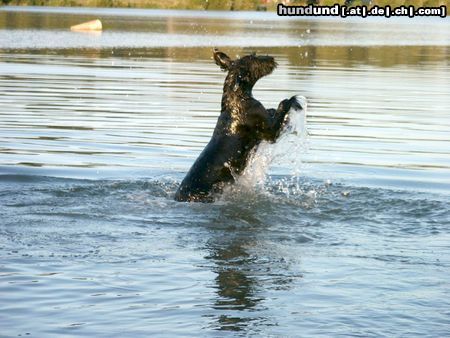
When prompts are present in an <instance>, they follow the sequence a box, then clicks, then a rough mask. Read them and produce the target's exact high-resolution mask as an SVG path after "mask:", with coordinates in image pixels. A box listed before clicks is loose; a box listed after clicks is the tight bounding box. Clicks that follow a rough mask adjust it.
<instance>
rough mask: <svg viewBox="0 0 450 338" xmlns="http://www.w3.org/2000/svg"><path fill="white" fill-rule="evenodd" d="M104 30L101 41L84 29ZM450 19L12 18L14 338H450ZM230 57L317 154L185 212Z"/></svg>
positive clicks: (1, 79)
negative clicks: (221, 64) (285, 104)
mask: <svg viewBox="0 0 450 338" xmlns="http://www.w3.org/2000/svg"><path fill="white" fill-rule="evenodd" d="M95 18H100V19H101V20H102V22H103V26H104V31H103V32H102V33H95V34H89V33H75V32H70V30H69V29H68V28H69V27H70V26H71V25H73V24H77V23H80V22H83V21H85V20H91V19H95ZM449 32H450V23H449V20H448V19H441V18H426V19H420V18H416V19H413V20H411V19H348V20H337V19H336V20H334V19H317V18H316V19H313V18H306V19H303V20H292V19H286V18H277V17H276V15H275V14H274V13H249V12H240V13H221V12H208V13H206V12H195V11H194V12H187V11H156V10H128V9H62V8H29V9H26V8H15V7H3V8H0V217H1V221H0V336H2V337H10V336H11V337H12V336H26V335H30V336H36V337H50V336H57V337H62V336H65V337H67V336H82V337H87V336H91V337H93V336H96V337H103V336H104V337H112V336H121V337H150V336H158V337H164V336H167V337H182V336H190V337H222V336H224V337H228V336H230V337H231V336H255V337H256V336H258V337H259V336H270V337H299V336H300V337H338V336H346V337H347V336H355V337H394V336H396V337H409V336H411V337H444V336H448V335H449V332H450V282H449V276H450V132H449V130H450V113H449V112H450V96H449V93H450V62H449V61H450V34H449ZM213 47H219V48H221V49H222V50H223V51H225V52H227V53H228V54H229V55H231V56H233V57H235V56H237V55H245V54H247V53H250V52H253V51H255V52H257V53H264V54H270V55H273V56H274V57H275V58H276V60H277V62H278V63H279V66H278V68H277V69H276V70H275V72H274V73H273V74H272V75H270V76H268V77H266V78H264V79H262V80H261V81H259V82H258V84H257V85H256V87H255V91H254V95H255V97H256V98H258V99H259V100H261V101H262V102H263V103H264V104H265V105H266V107H276V106H277V105H278V102H280V101H281V100H282V99H284V98H286V97H290V96H292V95H294V94H299V95H303V96H305V97H306V98H307V100H308V109H307V113H306V115H307V117H306V120H307V133H300V135H298V136H295V135H291V136H290V139H289V142H281V143H280V144H276V145H275V146H273V147H272V148H271V149H270V151H269V153H272V154H273V153H276V156H274V158H271V159H269V160H272V162H271V164H270V167H269V168H268V169H267V171H266V172H265V174H266V176H265V177H263V178H264V179H263V180H262V182H263V184H261V177H262V176H261V174H262V172H263V169H264V168H265V164H267V163H266V162H267V160H268V158H267V156H268V155H267V153H264V154H259V155H257V156H256V161H255V163H254V172H255V175H257V174H258V175H259V176H258V179H259V182H258V183H259V184H255V182H256V181H258V180H254V179H253V177H250V180H249V181H250V182H253V183H248V182H247V183H242V184H241V185H239V186H237V187H235V189H233V190H232V191H230V192H228V193H227V194H225V196H223V197H222V198H221V199H220V200H218V201H217V202H215V203H213V204H201V203H200V204H195V203H194V204H189V203H178V202H175V201H173V200H172V196H173V194H174V192H175V190H176V188H177V185H178V184H179V182H180V181H181V180H182V178H183V177H184V174H185V173H186V171H187V170H188V169H189V167H190V165H191V164H192V163H193V161H194V160H195V158H196V157H197V155H198V154H199V153H200V151H201V150H202V149H203V147H204V146H205V144H206V143H207V142H208V140H209V138H210V136H211V134H212V131H213V128H214V126H215V122H216V120H217V116H218V114H219V110H220V99H221V91H222V83H223V80H224V76H225V74H224V73H223V72H221V71H220V70H219V69H218V67H217V66H216V65H215V64H214V63H213V61H212V60H211V51H212V48H213Z"/></svg>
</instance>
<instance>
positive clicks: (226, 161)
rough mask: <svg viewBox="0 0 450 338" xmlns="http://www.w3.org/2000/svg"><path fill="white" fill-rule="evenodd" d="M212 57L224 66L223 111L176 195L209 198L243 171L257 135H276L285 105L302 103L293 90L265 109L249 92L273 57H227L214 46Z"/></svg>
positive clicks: (270, 68)
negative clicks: (285, 97)
mask: <svg viewBox="0 0 450 338" xmlns="http://www.w3.org/2000/svg"><path fill="white" fill-rule="evenodd" d="M214 60H215V62H216V64H217V65H218V66H220V68H222V69H223V70H225V71H228V75H227V77H226V79H225V83H224V86H223V96H222V111H221V113H220V116H219V119H218V121H217V125H216V128H215V130H214V133H213V136H212V138H211V140H210V141H209V143H208V145H207V146H206V148H205V149H204V150H203V152H202V153H201V154H200V156H199V157H198V158H197V160H196V161H195V163H194V165H193V166H192V167H191V169H190V170H189V172H188V174H187V175H186V177H185V178H184V180H183V182H181V185H180V187H179V188H178V190H177V192H176V194H175V200H177V201H192V202H212V201H214V194H216V193H220V192H222V190H223V187H224V186H225V184H227V183H231V182H234V176H236V175H239V174H240V173H242V171H243V170H244V168H245V166H246V164H247V161H248V159H249V156H250V154H251V151H252V150H253V149H254V148H255V147H256V146H257V145H258V144H259V143H260V142H261V141H262V140H267V141H270V142H275V141H276V139H277V137H278V136H279V134H280V131H281V129H282V126H283V123H284V121H285V117H286V114H287V113H288V112H289V110H290V109H291V108H295V109H301V106H300V104H299V103H298V101H297V99H296V97H295V96H293V97H291V98H290V99H286V100H283V101H281V102H280V104H279V106H278V108H277V109H276V110H275V109H265V108H264V106H263V105H262V104H261V102H259V101H258V100H256V99H254V98H253V96H252V89H253V86H254V85H255V83H256V81H258V80H259V79H260V78H262V77H263V76H266V75H269V74H270V73H272V71H273V70H274V69H275V67H276V66H277V63H276V62H275V60H274V58H273V57H271V56H256V55H255V54H252V55H247V56H244V57H242V58H239V59H236V60H231V59H230V58H229V57H228V56H227V55H226V54H224V53H222V52H219V51H218V50H217V49H215V50H214ZM233 175H234V176H233Z"/></svg>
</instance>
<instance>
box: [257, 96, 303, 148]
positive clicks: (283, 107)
mask: <svg viewBox="0 0 450 338" xmlns="http://www.w3.org/2000/svg"><path fill="white" fill-rule="evenodd" d="M291 108H294V109H301V108H302V107H301V106H300V103H299V102H298V101H297V98H296V97H295V96H292V97H291V98H290V99H285V100H283V101H281V102H280V104H279V105H278V108H277V109H276V110H275V109H267V112H268V121H267V123H266V126H267V129H268V130H267V132H266V135H267V140H268V141H271V142H275V141H276V139H277V138H278V136H279V135H280V132H281V129H282V126H283V123H284V121H285V119H286V115H287V113H288V112H289V111H290V110H291Z"/></svg>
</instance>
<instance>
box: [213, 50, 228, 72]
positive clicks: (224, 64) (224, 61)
mask: <svg viewBox="0 0 450 338" xmlns="http://www.w3.org/2000/svg"><path fill="white" fill-rule="evenodd" d="M213 57H214V61H215V62H216V65H218V66H219V67H220V68H221V69H223V70H228V69H229V68H230V65H231V62H232V61H231V59H230V58H229V57H228V55H227V54H225V53H222V52H219V50H218V49H217V48H214V53H213Z"/></svg>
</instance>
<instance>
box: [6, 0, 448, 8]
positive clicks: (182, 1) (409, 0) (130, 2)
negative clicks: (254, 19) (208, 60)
mask: <svg viewBox="0 0 450 338" xmlns="http://www.w3.org/2000/svg"><path fill="white" fill-rule="evenodd" d="M449 1H450V0H284V1H282V0H165V1H160V0H0V4H4V5H7V4H9V5H24V6H74V7H77V6H86V7H132V8H133V7H134V8H166V9H200V10H201V9H206V10H275V8H276V6H277V4H278V3H284V4H286V5H307V4H314V5H328V6H331V5H334V4H336V3H338V4H341V5H347V6H358V5H367V6H374V5H378V6H387V5H390V6H391V7H398V6H401V5H406V6H410V5H413V6H416V7H420V6H425V7H437V6H441V5H448V2H449Z"/></svg>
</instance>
